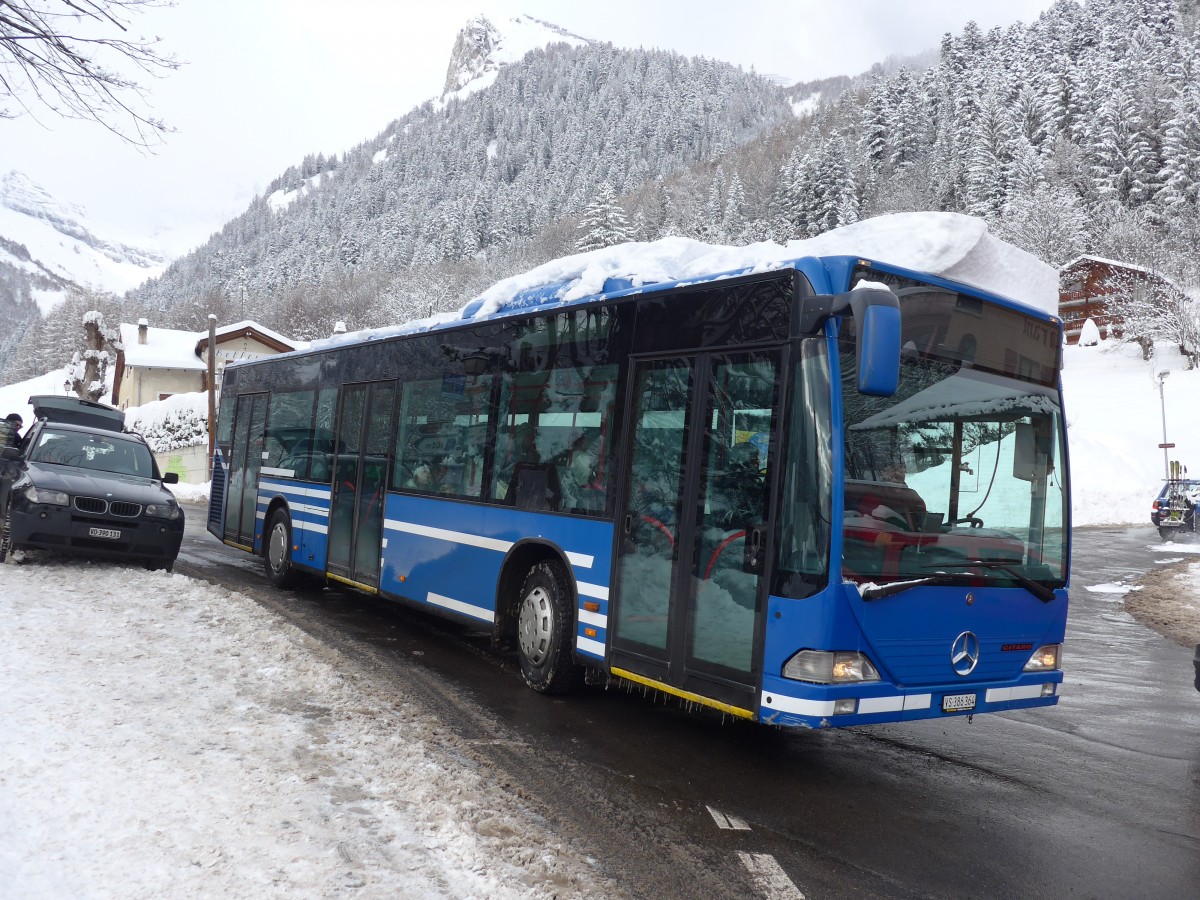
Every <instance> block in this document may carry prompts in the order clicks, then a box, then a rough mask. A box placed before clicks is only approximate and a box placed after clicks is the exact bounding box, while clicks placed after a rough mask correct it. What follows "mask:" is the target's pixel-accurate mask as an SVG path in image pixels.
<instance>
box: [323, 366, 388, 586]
mask: <svg viewBox="0 0 1200 900" xmlns="http://www.w3.org/2000/svg"><path fill="white" fill-rule="evenodd" d="M395 399H396V385H395V383H394V382H391V381H378V382H371V383H367V384H348V385H345V386H343V387H342V390H341V395H340V396H339V398H338V417H337V446H336V448H335V457H334V459H335V462H334V468H333V487H332V493H331V497H330V508H329V545H328V546H329V550H328V557H327V559H326V569H327V574H329V575H330V576H331V577H332V578H334V579H335V580H339V581H345V582H349V583H351V584H354V585H356V586H358V587H366V588H378V586H379V563H380V554H381V538H382V536H383V502H384V498H385V492H386V490H387V477H388V468H389V466H388V463H389V458H390V457H389V454H390V444H391V440H390V439H391V433H392V407H393V406H394V405H395Z"/></svg>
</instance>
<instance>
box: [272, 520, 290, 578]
mask: <svg viewBox="0 0 1200 900" xmlns="http://www.w3.org/2000/svg"><path fill="white" fill-rule="evenodd" d="M267 560H268V562H270V564H271V571H272V572H282V571H283V567H284V565H285V563H286V562H287V525H285V524H284V523H283V522H277V523H275V527H274V528H272V529H271V541H270V543H269V544H268V545H267Z"/></svg>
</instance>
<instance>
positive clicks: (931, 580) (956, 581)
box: [858, 572, 979, 600]
mask: <svg viewBox="0 0 1200 900" xmlns="http://www.w3.org/2000/svg"><path fill="white" fill-rule="evenodd" d="M978 578H979V576H978V575H967V574H965V573H964V574H961V575H951V574H949V573H948V572H939V573H937V574H936V575H928V576H925V577H924V578H912V579H909V580H908V581H893V582H891V583H890V584H873V585H871V586H870V587H865V588H859V591H858V593H859V596H861V597H862V598H863V599H864V600H879V599H880V598H882V597H890V596H892V595H893V594H899V593H900V592H901V591H907V590H908V589H909V588H915V587H926V586H927V585H931V584H933V585H949V586H951V587H957V586H961V585H963V584H964V583H966V582H969V581H975V580H978Z"/></svg>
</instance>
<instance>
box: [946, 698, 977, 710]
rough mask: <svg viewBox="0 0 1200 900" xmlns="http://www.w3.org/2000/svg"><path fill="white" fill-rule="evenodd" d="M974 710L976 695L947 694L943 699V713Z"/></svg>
mask: <svg viewBox="0 0 1200 900" xmlns="http://www.w3.org/2000/svg"><path fill="white" fill-rule="evenodd" d="M974 708H975V695H974V694H947V695H946V696H945V697H943V698H942V712H964V711H966V710H968V709H974Z"/></svg>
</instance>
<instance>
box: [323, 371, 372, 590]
mask: <svg viewBox="0 0 1200 900" xmlns="http://www.w3.org/2000/svg"><path fill="white" fill-rule="evenodd" d="M366 404H367V390H366V385H349V386H347V387H346V388H345V389H344V390H343V395H342V405H341V411H340V415H339V417H338V426H337V449H336V457H335V460H334V465H333V501H332V508H331V509H330V513H329V564H330V565H333V566H340V567H342V568H347V569H348V568H349V567H350V546H351V541H352V539H353V536H354V510H355V506H356V502H355V501H356V496H357V492H358V467H359V440H360V438H361V436H362V426H363V419H364V417H365V414H366Z"/></svg>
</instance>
